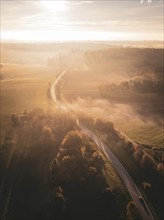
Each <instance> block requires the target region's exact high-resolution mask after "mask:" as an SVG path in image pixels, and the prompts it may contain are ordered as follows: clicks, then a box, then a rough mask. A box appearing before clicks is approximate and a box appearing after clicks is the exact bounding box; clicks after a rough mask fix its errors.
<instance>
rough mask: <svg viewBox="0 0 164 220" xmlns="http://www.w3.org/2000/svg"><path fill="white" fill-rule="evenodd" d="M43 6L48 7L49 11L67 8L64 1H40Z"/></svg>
mask: <svg viewBox="0 0 164 220" xmlns="http://www.w3.org/2000/svg"><path fill="white" fill-rule="evenodd" d="M42 5H43V7H45V8H46V9H48V10H49V11H55V12H59V11H60V12H61V11H65V10H66V9H67V2H66V1H45V0H44V1H42Z"/></svg>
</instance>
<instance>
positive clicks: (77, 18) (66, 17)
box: [1, 0, 164, 41]
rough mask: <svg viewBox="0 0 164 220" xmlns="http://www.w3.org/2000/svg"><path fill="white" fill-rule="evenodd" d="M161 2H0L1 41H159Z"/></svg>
mask: <svg viewBox="0 0 164 220" xmlns="http://www.w3.org/2000/svg"><path fill="white" fill-rule="evenodd" d="M163 4H164V1H163V0H151V1H150V0H149V3H148V0H129V1H124V0H122V1H118V0H115V1H111V0H106V1H97V0H95V1H79V0H76V1H69V0H67V1H61V0H60V1H56V0H54V1H53V0H51V1H42V0H33V1H29V0H28V1H23V0H19V1H15V0H12V1H9V0H1V34H2V35H1V38H2V39H6V40H9V39H14V40H34V41H35V40H41V41H43V40H163Z"/></svg>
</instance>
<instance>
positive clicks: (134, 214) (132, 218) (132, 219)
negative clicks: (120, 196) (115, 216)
mask: <svg viewBox="0 0 164 220" xmlns="http://www.w3.org/2000/svg"><path fill="white" fill-rule="evenodd" d="M127 216H128V220H140V219H141V218H140V216H139V213H138V211H137V208H136V206H135V204H134V202H133V201H129V203H128V204H127Z"/></svg>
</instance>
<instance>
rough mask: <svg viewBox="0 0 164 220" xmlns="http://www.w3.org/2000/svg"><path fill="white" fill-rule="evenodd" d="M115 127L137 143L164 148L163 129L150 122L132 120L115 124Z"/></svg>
mask: <svg viewBox="0 0 164 220" xmlns="http://www.w3.org/2000/svg"><path fill="white" fill-rule="evenodd" d="M116 126H117V127H118V128H120V129H121V130H122V131H123V132H124V133H125V134H126V135H128V136H129V137H130V138H131V139H133V140H134V141H136V142H138V143H141V144H145V145H151V146H153V147H164V136H163V132H164V128H163V127H158V126H157V125H155V124H153V123H152V122H147V123H144V122H142V121H141V120H133V121H129V122H126V123H125V122H124V123H116Z"/></svg>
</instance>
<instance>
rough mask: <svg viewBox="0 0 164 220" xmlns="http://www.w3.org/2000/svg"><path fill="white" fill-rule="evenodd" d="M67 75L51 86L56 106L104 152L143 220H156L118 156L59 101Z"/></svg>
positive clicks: (59, 77)
mask: <svg viewBox="0 0 164 220" xmlns="http://www.w3.org/2000/svg"><path fill="white" fill-rule="evenodd" d="M66 73H67V71H66V70H64V71H63V72H62V73H61V74H60V75H59V76H58V77H57V79H56V80H55V81H54V83H53V84H52V86H51V96H52V100H53V102H54V103H55V104H57V105H58V106H59V107H60V108H61V109H63V110H65V111H66V112H69V113H70V114H72V115H73V116H74V117H75V118H76V123H77V126H78V127H79V128H80V129H81V130H82V131H83V132H84V133H85V134H86V135H87V136H89V137H90V138H91V139H92V140H93V141H94V142H95V143H96V144H97V146H98V147H99V148H100V149H101V150H102V151H103V152H104V154H105V155H106V157H107V158H108V159H109V160H110V161H111V163H112V165H113V167H114V168H115V170H116V171H117V173H118V174H119V176H120V177H121V179H122V181H123V183H124V184H125V186H126V187H127V190H128V191H129V194H130V195H131V197H132V199H133V201H134V203H135V205H136V207H137V209H138V212H139V213H140V215H141V217H142V219H143V220H154V217H153V215H152V213H151V211H150V209H149V207H148V205H147V203H146V201H145V200H144V198H143V196H142V194H141V193H140V191H139V189H138V187H137V186H136V184H135V183H134V181H133V180H132V178H131V177H130V176H129V174H128V172H127V171H126V169H125V168H124V167H123V165H122V164H121V163H120V161H119V160H118V159H117V158H116V156H115V155H114V154H113V152H112V151H111V150H110V149H109V148H108V147H107V146H106V145H105V144H104V143H103V142H102V141H101V140H100V139H99V138H98V137H97V136H96V135H95V134H94V133H93V132H92V131H91V130H90V129H88V128H87V127H86V126H85V125H84V124H83V123H82V122H80V120H79V119H78V118H77V116H76V115H75V114H73V112H72V110H73V109H72V110H71V108H70V106H69V105H67V104H63V103H61V102H60V100H58V99H57V95H56V89H57V84H58V83H59V82H60V81H61V80H62V79H63V77H64V75H65V74H66Z"/></svg>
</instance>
